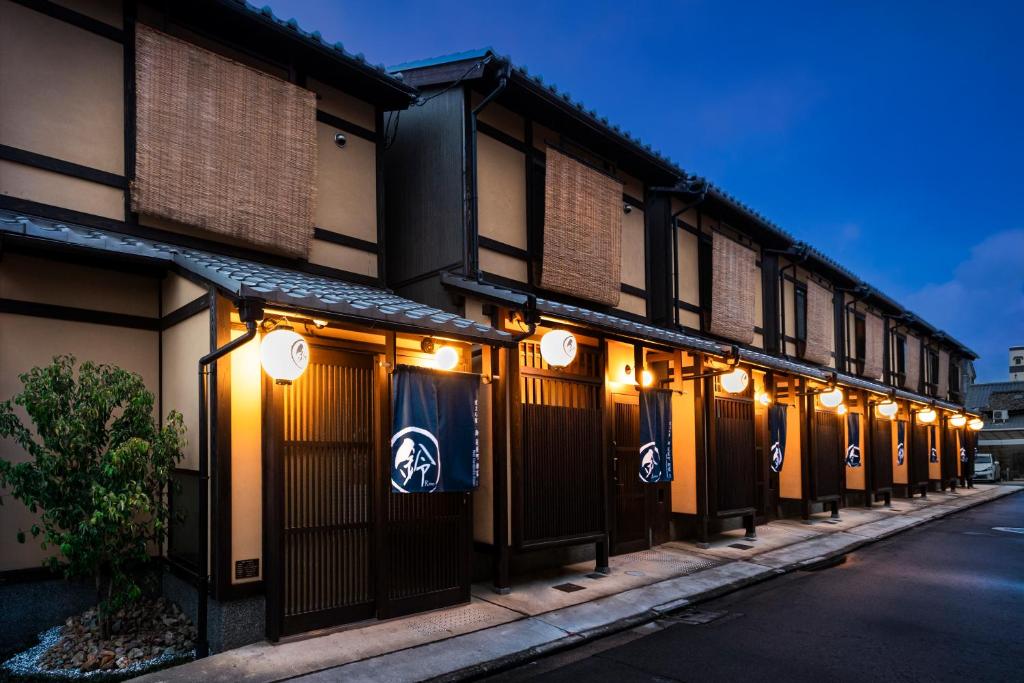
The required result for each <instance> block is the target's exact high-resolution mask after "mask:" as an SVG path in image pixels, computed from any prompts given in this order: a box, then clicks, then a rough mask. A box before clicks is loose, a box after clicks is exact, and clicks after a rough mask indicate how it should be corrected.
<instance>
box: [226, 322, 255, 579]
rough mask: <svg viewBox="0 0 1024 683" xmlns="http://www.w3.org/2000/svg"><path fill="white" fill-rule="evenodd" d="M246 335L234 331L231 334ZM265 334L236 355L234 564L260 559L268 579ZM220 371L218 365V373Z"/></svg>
mask: <svg viewBox="0 0 1024 683" xmlns="http://www.w3.org/2000/svg"><path fill="white" fill-rule="evenodd" d="M243 333H244V331H243V330H241V329H233V330H232V331H231V338H232V339H236V338H238V337H240V336H241V335H242V334H243ZM259 349H260V345H259V335H257V337H256V339H253V340H252V341H250V342H249V343H247V344H245V345H244V346H242V347H240V348H238V349H236V350H235V351H233V352H232V353H231V358H230V359H229V362H228V364H229V365H230V366H231V418H230V419H231V563H232V566H234V563H235V562H236V561H238V560H248V559H252V558H259V560H260V574H259V576H257V577H256V578H252V579H235V578H234V574H233V573H232V575H231V576H232V579H231V580H232V583H247V582H251V581H257V580H259V579H261V578H262V577H263V432H262V410H263V395H262V387H263V381H262V380H263V369H262V368H261V366H260V354H259ZM219 371H220V369H219V368H218V372H219Z"/></svg>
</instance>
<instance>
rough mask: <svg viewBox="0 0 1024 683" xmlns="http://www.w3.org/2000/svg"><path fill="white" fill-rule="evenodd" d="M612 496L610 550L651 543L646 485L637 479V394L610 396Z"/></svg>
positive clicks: (621, 551)
mask: <svg viewBox="0 0 1024 683" xmlns="http://www.w3.org/2000/svg"><path fill="white" fill-rule="evenodd" d="M611 472H612V482H611V484H612V491H613V493H612V496H613V500H614V506H615V525H614V526H613V527H612V553H616V554H617V553H628V552H633V551H635V550H642V549H644V548H648V547H650V542H651V539H650V537H649V535H648V529H649V528H650V527H649V525H648V523H647V488H648V487H649V486H650V484H645V483H643V482H642V481H640V402H639V399H638V398H637V397H636V396H628V395H622V394H614V395H613V396H612V466H611Z"/></svg>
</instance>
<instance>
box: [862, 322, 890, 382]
mask: <svg viewBox="0 0 1024 683" xmlns="http://www.w3.org/2000/svg"><path fill="white" fill-rule="evenodd" d="M864 335H865V340H864V341H865V349H864V376H865V377H867V378H869V379H879V380H880V379H882V371H883V369H884V367H883V364H882V356H883V353H884V349H885V332H884V327H883V324H882V318H881V317H880V316H877V315H874V314H873V313H868V314H866V315H865V316H864Z"/></svg>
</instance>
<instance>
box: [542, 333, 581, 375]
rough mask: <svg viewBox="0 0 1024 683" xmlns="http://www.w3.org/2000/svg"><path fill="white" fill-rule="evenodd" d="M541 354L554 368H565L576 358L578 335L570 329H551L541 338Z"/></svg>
mask: <svg viewBox="0 0 1024 683" xmlns="http://www.w3.org/2000/svg"><path fill="white" fill-rule="evenodd" d="M540 355H541V358H543V359H544V362H545V363H547V364H548V365H550V366H551V367H553V368H564V367H565V366H567V365H569V364H570V363H572V362H573V361H574V360H576V337H574V336H573V334H572V332H569V331H568V330H551V331H550V332H548V333H546V334H545V335H544V336H543V337H541V338H540Z"/></svg>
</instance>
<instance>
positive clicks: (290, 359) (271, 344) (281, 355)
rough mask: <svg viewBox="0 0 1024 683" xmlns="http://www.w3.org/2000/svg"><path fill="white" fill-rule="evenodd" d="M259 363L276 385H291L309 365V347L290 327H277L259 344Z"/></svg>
mask: <svg viewBox="0 0 1024 683" xmlns="http://www.w3.org/2000/svg"><path fill="white" fill-rule="evenodd" d="M260 363H261V364H262V365H263V369H264V370H265V371H266V373H267V374H268V375H270V376H271V377H273V378H274V381H275V382H277V383H278V384H291V383H292V382H293V381H295V380H296V379H298V378H299V376H300V375H302V373H303V372H305V370H306V366H307V365H309V346H308V345H307V344H306V340H305V339H304V338H303V336H302V335H301V334H299V333H298V332H296V331H295V330H293V329H291V328H290V327H278V328H277V329H275V330H273V331H272V332H270V333H269V334H267V335H265V336H264V337H263V341H262V342H260Z"/></svg>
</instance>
